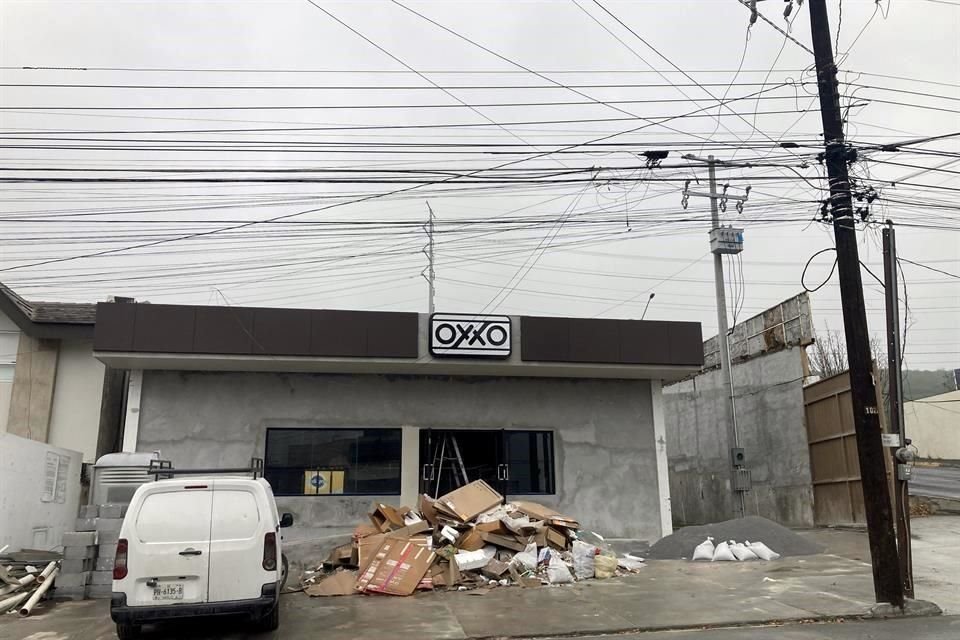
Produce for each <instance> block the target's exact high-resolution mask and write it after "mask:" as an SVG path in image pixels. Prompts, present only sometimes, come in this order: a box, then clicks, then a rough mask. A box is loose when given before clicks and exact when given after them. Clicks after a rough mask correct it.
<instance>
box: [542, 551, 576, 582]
mask: <svg viewBox="0 0 960 640" xmlns="http://www.w3.org/2000/svg"><path fill="white" fill-rule="evenodd" d="M547 581H548V582H549V583H550V584H567V583H569V582H573V574H572V573H570V567H568V566H567V563H566V562H564V561H563V560H561V559H560V556H558V555H556V554H554V555H551V556H550V564H548V565H547Z"/></svg>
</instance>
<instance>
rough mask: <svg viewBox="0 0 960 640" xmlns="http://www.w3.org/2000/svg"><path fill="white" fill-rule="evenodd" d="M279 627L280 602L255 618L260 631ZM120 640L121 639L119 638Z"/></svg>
mask: <svg viewBox="0 0 960 640" xmlns="http://www.w3.org/2000/svg"><path fill="white" fill-rule="evenodd" d="M279 627H280V602H279V601H277V604H276V605H274V607H273V609H271V610H270V613H268V614H267V615H265V616H263V617H262V618H260V619H259V620H257V629H258V630H260V631H276V630H277V629H278V628H279ZM121 640H123V639H122V638H121Z"/></svg>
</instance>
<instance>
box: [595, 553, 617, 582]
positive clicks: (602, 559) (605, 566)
mask: <svg viewBox="0 0 960 640" xmlns="http://www.w3.org/2000/svg"><path fill="white" fill-rule="evenodd" d="M616 574H617V558H616V556H608V555H599V556H597V557H596V558H594V559H593V575H594V576H595V577H596V578H597V579H598V580H604V579H606V578H612V577H613V576H615V575H616Z"/></svg>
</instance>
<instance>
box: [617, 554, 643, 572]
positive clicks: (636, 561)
mask: <svg viewBox="0 0 960 640" xmlns="http://www.w3.org/2000/svg"><path fill="white" fill-rule="evenodd" d="M617 566H619V567H621V568H622V569H626V570H627V571H639V570H640V569H643V567H644V561H643V558H638V557H636V556H632V555H630V554H629V553H628V554H627V555H625V556H623V557H621V558H617Z"/></svg>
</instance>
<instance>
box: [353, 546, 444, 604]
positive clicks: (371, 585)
mask: <svg viewBox="0 0 960 640" xmlns="http://www.w3.org/2000/svg"><path fill="white" fill-rule="evenodd" d="M426 543H429V539H427V540H422V539H421V540H416V539H410V538H397V537H395V536H387V537H386V539H385V540H384V541H383V544H382V545H380V549H378V550H377V554H376V555H375V556H374V558H373V560H372V561H371V562H370V566H369V567H367V569H366V571H364V572H363V573H361V574H360V577H359V578H357V584H356V586H355V587H354V588H355V590H356V591H365V592H369V593H386V594H391V595H396V596H408V595H411V594H413V592H414V591H416V589H417V586H418V585H419V584H420V582H421V581H422V580H423V578H424V576H425V575H426V574H427V571H429V569H430V566H431V565H432V564H433V561H434V559H435V558H436V557H437V554H436V553H434V551H433V549H431V548H429V546H427V544H426Z"/></svg>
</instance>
